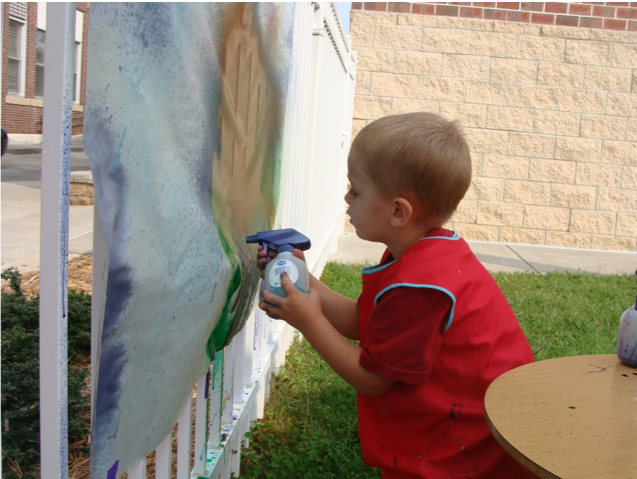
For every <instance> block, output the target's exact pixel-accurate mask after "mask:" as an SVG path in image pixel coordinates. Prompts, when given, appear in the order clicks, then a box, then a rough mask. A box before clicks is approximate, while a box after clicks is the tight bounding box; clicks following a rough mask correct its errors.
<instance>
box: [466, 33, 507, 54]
mask: <svg viewBox="0 0 637 479" xmlns="http://www.w3.org/2000/svg"><path fill="white" fill-rule="evenodd" d="M517 44H518V36H517V35H512V34H508V33H491V32H472V33H471V47H470V49H469V52H470V53H471V54H472V55H489V56H491V57H505V58H515V53H516V50H517Z"/></svg>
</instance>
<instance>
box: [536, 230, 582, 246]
mask: <svg viewBox="0 0 637 479" xmlns="http://www.w3.org/2000/svg"><path fill="white" fill-rule="evenodd" d="M546 244H547V245H550V246H564V247H566V248H585V249H588V248H590V247H591V235H590V234H586V233H562V232H559V231H547V232H546Z"/></svg>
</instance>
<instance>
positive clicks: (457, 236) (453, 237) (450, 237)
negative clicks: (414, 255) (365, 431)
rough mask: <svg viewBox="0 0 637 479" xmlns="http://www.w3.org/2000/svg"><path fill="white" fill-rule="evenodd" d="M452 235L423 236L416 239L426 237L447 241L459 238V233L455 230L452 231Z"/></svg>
mask: <svg viewBox="0 0 637 479" xmlns="http://www.w3.org/2000/svg"><path fill="white" fill-rule="evenodd" d="M452 233H453V236H425V237H424V238H421V239H419V240H418V241H422V240H426V239H444V240H449V241H458V240H459V239H460V235H459V234H458V233H456V232H455V231H452Z"/></svg>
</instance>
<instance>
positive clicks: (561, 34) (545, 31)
mask: <svg viewBox="0 0 637 479" xmlns="http://www.w3.org/2000/svg"><path fill="white" fill-rule="evenodd" d="M541 30H542V31H541V33H540V35H542V36H544V37H558V38H579V39H584V40H586V39H588V38H590V36H591V32H590V30H589V29H588V28H577V27H567V26H563V25H542V27H541Z"/></svg>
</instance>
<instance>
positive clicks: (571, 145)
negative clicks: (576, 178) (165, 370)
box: [555, 137, 602, 161]
mask: <svg viewBox="0 0 637 479" xmlns="http://www.w3.org/2000/svg"><path fill="white" fill-rule="evenodd" d="M601 150H602V141H601V140H592V139H588V138H569V137H558V138H557V144H556V145H555V159H556V160H577V161H599V154H600V152H601Z"/></svg>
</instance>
